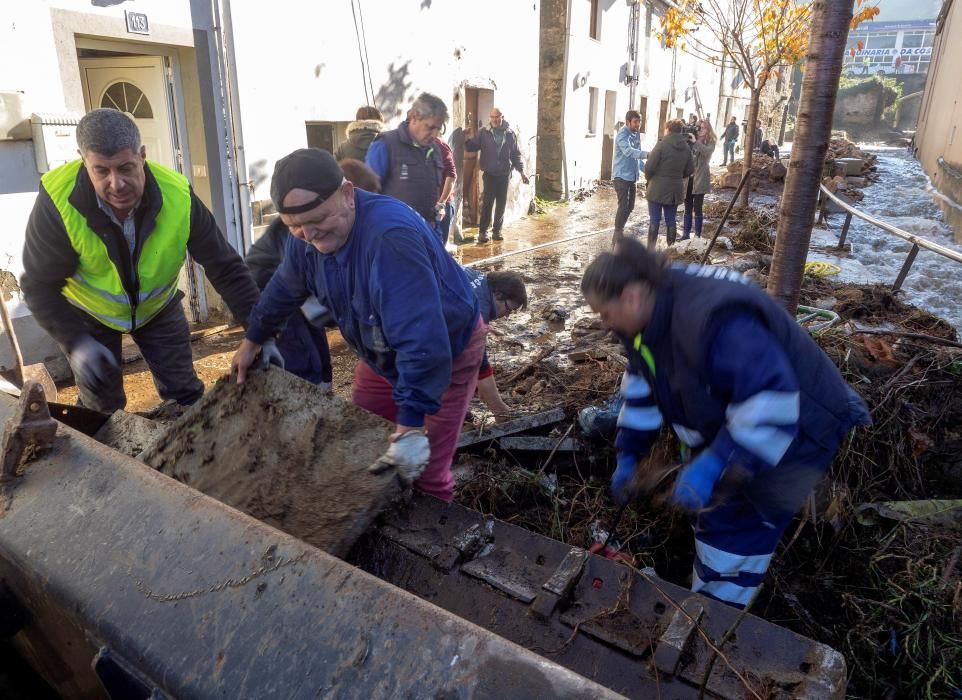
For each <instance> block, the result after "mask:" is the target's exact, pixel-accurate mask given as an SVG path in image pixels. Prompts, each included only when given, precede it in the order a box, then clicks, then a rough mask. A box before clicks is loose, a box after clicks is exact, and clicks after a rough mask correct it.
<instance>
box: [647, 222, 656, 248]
mask: <svg viewBox="0 0 962 700" xmlns="http://www.w3.org/2000/svg"><path fill="white" fill-rule="evenodd" d="M657 247H658V229H657V228H655V225H654V224H648V250H654V249H655V248H657Z"/></svg>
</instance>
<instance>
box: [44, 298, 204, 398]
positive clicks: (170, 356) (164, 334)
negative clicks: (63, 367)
mask: <svg viewBox="0 0 962 700" xmlns="http://www.w3.org/2000/svg"><path fill="white" fill-rule="evenodd" d="M182 298H183V294H180V293H179V294H177V296H176V297H175V298H174V299H173V300H172V301H171V302H170V303H169V304H167V306H165V307H164V308H163V309H162V310H161V312H160V313H159V314H157V315H156V316H154V317H153V318H152V319H150V321H149V322H148V323H147V325H145V326H142V327H141V328H138V329H137V330H135V331H133V332H132V333H131V334H130V335H131V336H132V337H133V339H134V342H135V343H137V347H138V348H139V349H140V353H141V354H142V355H143V356H144V360H145V361H146V362H147V366H148V367H149V368H150V373H151V375H153V379H154V386H155V387H156V388H157V393H158V394H160V398H161V399H164V400H167V399H173V400H175V401H176V402H177V403H179V404H182V405H185V406H186V405H189V404H192V403H194V402H195V401H197V399H199V398H200V397H201V396H203V395H204V383H203V382H202V381H200V379H199V378H198V377H197V373H196V372H195V371H194V358H193V355H192V354H191V345H190V329H189V328H188V327H187V317H186V316H185V315H184V307H183V306H182V305H181V303H180V300H181V299H182ZM77 313H79V314H81V315H82V316H83V317H84V321H85V325H86V326H87V332H88V333H90V335H91V336H93V338H94V339H95V340H96V341H97V342H99V343H102V344H103V345H104V346H105V347H106V348H107V349H108V350H110V352H111V353H112V354H113V356H114V357H115V358H116V359H117V365H118V366H120V364H121V357H120V350H121V343H122V339H123V334H122V333H120V331H115V330H114V329H112V328H107V326H104V325H103V324H101V323H99V322H97V321H96V320H95V319H94V318H93V317H92V316H89V315H87V314H85V313H84V312H82V311H79V310H78V312H77ZM61 349H62V350H63V351H64V353H65V354H69V353H67V348H65V347H62V346H61ZM113 375H114V376H112V377H111V384H110V386H109V387H108V388H107V389H106V390H103V391H101V392H99V393H94V392H93V391H91V389H90V388H89V387H87V386H84V385H83V384H79V383H78V385H77V388H78V390H79V393H80V400H79V403H80V405H82V406H86V407H87V408H92V409H95V410H97V411H102V412H104V413H112V412H114V411H116V410H118V409H121V408H123V407H124V406H126V405H127V395H126V394H125V393H124V378H123V374H122V372H121V371H115V372H114V373H113Z"/></svg>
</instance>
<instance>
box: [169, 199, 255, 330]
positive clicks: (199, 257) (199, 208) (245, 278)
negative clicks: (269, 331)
mask: <svg viewBox="0 0 962 700" xmlns="http://www.w3.org/2000/svg"><path fill="white" fill-rule="evenodd" d="M190 197H191V202H190V236H189V237H188V239H187V250H188V251H189V252H190V254H191V256H192V257H193V258H194V260H196V261H197V262H199V263H200V264H201V265H203V267H204V273H205V274H206V275H207V278H208V279H209V280H210V283H211V284H212V285H214V289H216V290H217V293H218V294H220V295H221V297H223V299H224V301H225V302H227V306H228V307H230V311H231V313H232V314H233V315H234V318H236V319H237V320H238V321H240V322H241V323H243V324H244V325H245V326H246V324H247V317H248V316H249V315H250V312H251V308H253V306H254V304H256V303H257V298H258V296H259V293H258V291H257V285H256V284H254V278H253V277H251V273H250V271H249V270H248V269H247V266H246V265H245V264H244V261H243V260H242V259H241V256H240V255H238V254H237V252H236V251H235V250H234V249H233V248H231V247H230V245H229V244H228V243H227V239H226V238H224V235H223V234H222V233H221V232H220V229H218V228H217V222H216V221H214V215H213V214H211V213H210V210H209V209H208V208H207V207H206V206H204V203H203V202H201V201H200V198H198V197H197V195H196V194H194V191H193V189H191V192H190Z"/></svg>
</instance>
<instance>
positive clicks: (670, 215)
mask: <svg viewBox="0 0 962 700" xmlns="http://www.w3.org/2000/svg"><path fill="white" fill-rule="evenodd" d="M683 126H684V122H682V121H681V120H680V119H675V120H673V121H670V122H668V124H667V125H666V126H665V137H664V138H663V139H662V140H661V141H659V142H658V143H657V144H656V145H655V147H654V148H653V149H652V150H651V154H650V155H649V156H648V160H646V161H645V179H646V180H647V182H648V184H647V187H646V189H645V198H646V199H647V200H648V247H649V248H651V249H652V250H654V248H655V246H656V245H657V242H658V228H659V226H660V225H661V219H662V217H664V219H665V229H666V235H667V238H668V245H671V244H673V243H674V242H675V237H676V235H677V228H676V223H675V218H676V212H677V209H678V205H679V204H683V203H684V201H685V184H686V181H687V180H688V177H689V175H691V174H692V173H693V172H694V171H695V160H694V158H693V157H692V153H691V147H690V146H689V144H688V139H687V138H686V136H685V134H683V133H682V127H683Z"/></svg>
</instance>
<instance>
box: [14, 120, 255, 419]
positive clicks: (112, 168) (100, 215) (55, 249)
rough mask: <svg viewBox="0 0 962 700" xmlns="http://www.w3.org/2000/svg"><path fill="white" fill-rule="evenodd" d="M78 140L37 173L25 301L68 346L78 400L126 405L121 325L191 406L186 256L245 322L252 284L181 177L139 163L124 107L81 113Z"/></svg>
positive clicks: (172, 395) (172, 396) (162, 387)
mask: <svg viewBox="0 0 962 700" xmlns="http://www.w3.org/2000/svg"><path fill="white" fill-rule="evenodd" d="M77 143H78V146H79V148H80V155H81V158H80V159H79V160H75V161H72V162H70V163H67V164H66V165H62V166H60V167H58V168H55V169H54V170H51V171H50V172H48V173H46V174H45V175H44V176H43V177H42V178H41V181H40V182H41V186H40V193H39V195H38V197H37V201H36V203H35V204H34V208H33V212H32V213H31V215H30V220H29V222H28V224H27V231H26V242H25V244H24V250H23V266H24V274H23V277H22V279H21V281H20V287H21V289H22V290H23V294H24V300H25V301H26V303H27V305H28V306H29V307H30V310H31V312H32V313H33V315H34V318H35V319H36V320H37V323H39V324H40V326H41V327H42V328H43V329H44V330H45V331H47V333H49V334H50V335H51V336H52V337H53V338H54V340H56V341H57V343H58V344H59V345H60V347H61V349H62V350H63V351H64V353H65V354H66V355H67V359H68V361H69V362H70V367H71V369H72V370H73V373H74V377H75V379H76V381H77V386H78V388H79V392H80V397H79V403H80V404H82V405H84V406H87V407H89V408H93V409H96V410H100V411H104V412H112V411H115V410H117V409H120V408H123V407H124V406H125V405H126V403H127V397H126V395H125V394H124V387H123V376H122V373H121V370H120V350H121V340H122V335H123V334H124V333H129V334H130V335H131V336H132V337H133V339H134V341H135V342H136V343H137V346H138V347H139V348H140V351H141V354H142V355H143V357H144V359H145V360H146V361H147V365H148V367H150V371H151V373H152V375H153V378H154V384H155V385H156V387H157V391H158V393H159V394H160V397H161V398H162V399H164V400H173V401H176V402H177V403H180V404H183V405H187V404H191V403H193V402H194V401H196V400H197V399H198V398H200V396H201V395H202V394H203V392H204V385H203V383H202V382H201V381H200V379H198V377H197V374H196V373H195V372H194V366H193V359H192V356H191V348H190V334H189V331H188V327H187V319H186V317H185V315H184V310H183V306H182V305H181V302H180V300H181V299H182V298H183V293H182V292H180V290H179V289H178V288H177V281H178V277H179V275H180V269H181V267H182V266H183V264H184V260H185V258H186V254H187V253H188V252H190V254H191V256H192V257H193V258H194V260H196V261H197V262H199V263H200V264H201V265H203V266H204V271H205V272H206V274H207V277H208V278H209V279H210V281H211V283H212V284H213V285H214V288H215V289H216V290H217V292H218V294H220V295H221V296H222V297H223V298H224V300H225V301H226V302H227V305H228V306H229V307H230V310H231V312H232V313H233V314H234V316H235V317H236V318H237V319H238V320H240V321H241V322H246V321H247V315H248V313H250V309H251V307H252V306H253V305H254V304H255V303H256V302H257V298H258V290H257V285H255V284H254V280H253V278H252V277H251V275H250V273H249V271H248V270H247V268H246V267H245V265H244V262H243V260H242V259H241V257H240V256H239V255H238V254H237V253H236V252H235V251H234V249H233V248H231V247H230V245H228V243H227V240H226V239H225V238H224V236H223V235H222V234H221V232H220V230H219V229H218V228H217V224H216V222H215V221H214V217H213V215H212V214H211V213H210V211H209V210H208V209H207V207H205V206H204V204H203V203H202V202H201V201H200V199H198V197H197V195H196V194H194V192H193V190H192V189H191V187H190V184H189V183H188V182H187V179H186V178H185V177H184V176H183V175H181V174H180V173H177V172H174V171H173V170H169V169H167V168H165V167H163V166H161V165H158V164H157V163H154V162H149V161H147V159H146V149H145V148H144V147H143V146H142V145H141V140H140V132H139V130H138V129H137V125H136V124H134V122H133V120H132V119H131V118H130V117H128V116H127V115H126V114H124V113H122V112H118V111H116V110H112V109H96V110H94V111H92V112H90V113H89V114H87V115H86V116H84V117H83V119H81V120H80V123H79V125H78V126H77ZM272 352H273V349H272V348H269V349H268V350H267V351H266V352H265V355H264V356H265V357H266V358H268V359H270V358H271V355H272Z"/></svg>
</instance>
